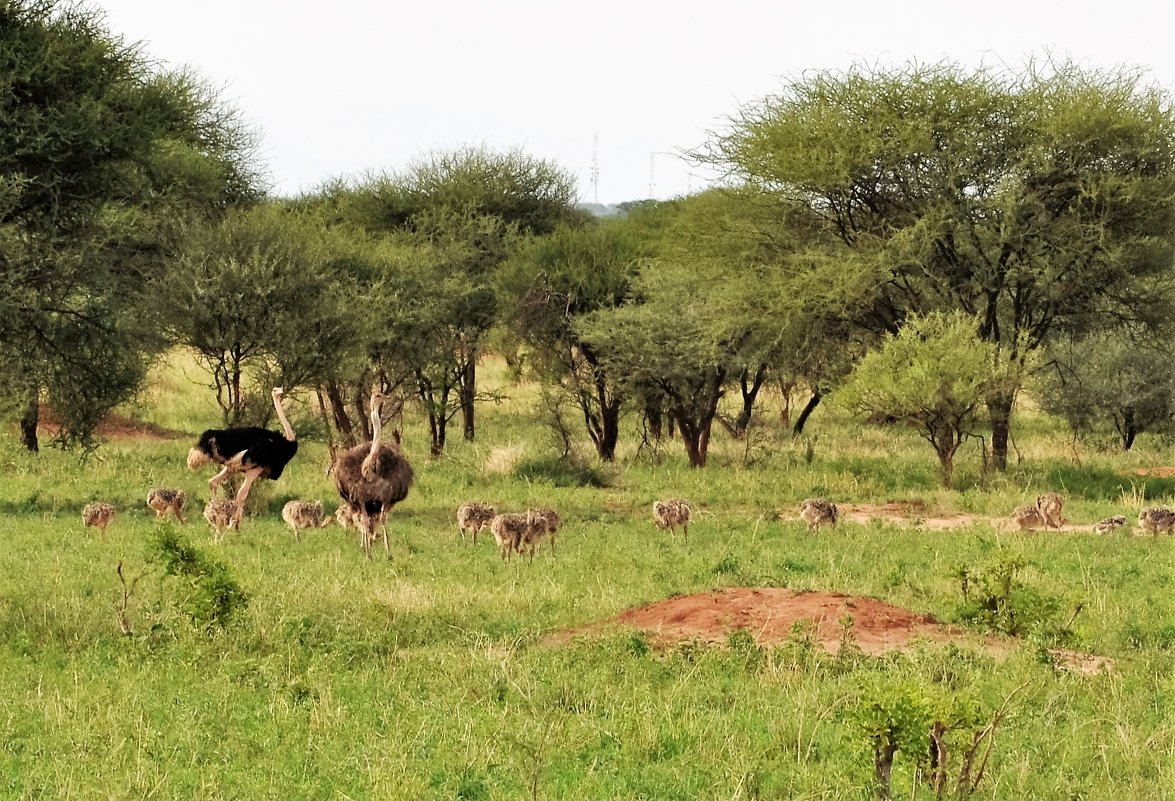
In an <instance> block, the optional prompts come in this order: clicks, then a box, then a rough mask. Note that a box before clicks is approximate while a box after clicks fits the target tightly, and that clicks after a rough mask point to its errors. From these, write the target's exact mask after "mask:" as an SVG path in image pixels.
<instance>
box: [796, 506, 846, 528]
mask: <svg viewBox="0 0 1175 801" xmlns="http://www.w3.org/2000/svg"><path fill="white" fill-rule="evenodd" d="M800 519H801V520H803V521H804V522H805V523H807V524H808V529H809V530H810V531H816V530H817V529H818V528H820V526H832V527H833V528H836V521H837V519H838V514H837V511H836V504H835V503H831V502H830V501H826V500H824V499H823V498H808V499H806V500H805V501H803V502H802V503H801V504H800Z"/></svg>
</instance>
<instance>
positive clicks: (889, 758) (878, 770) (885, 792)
mask: <svg viewBox="0 0 1175 801" xmlns="http://www.w3.org/2000/svg"><path fill="white" fill-rule="evenodd" d="M897 750H898V747H897V745H895V744H894V743H893V741H892V740H890V739H889V737H888V736H887V738H886V742H885V744H884V745H883V744H881V743H878V744H876V745H875V746H874V753H873V778H874V779H875V780H876V782H877V785H876V790H877V797H878V798H880V799H883V800H884V801H889V799H890V798H891V797H892V795H891V793H892V791H891V789H890V788H891V786H892V778H891V776H892V774H893V758H894V754H896V753H897Z"/></svg>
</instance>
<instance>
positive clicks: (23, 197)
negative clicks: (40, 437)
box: [0, 0, 261, 449]
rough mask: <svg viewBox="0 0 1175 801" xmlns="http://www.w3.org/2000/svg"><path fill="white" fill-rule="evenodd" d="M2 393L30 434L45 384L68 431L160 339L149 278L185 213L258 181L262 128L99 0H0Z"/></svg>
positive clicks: (85, 429) (120, 389)
mask: <svg viewBox="0 0 1175 801" xmlns="http://www.w3.org/2000/svg"><path fill="white" fill-rule="evenodd" d="M0 52H3V53H4V54H5V55H4V59H3V63H2V64H0V265H3V269H2V270H0V394H3V395H5V396H7V397H8V398H9V399H10V400H13V399H14V400H16V401H17V406H18V407H19V408H20V410H21V411H22V413H23V415H24V420H23V423H22V424H23V425H24V436H25V444H26V447H29V448H30V449H35V448H36V446H37V442H36V433H35V428H36V417H37V403H38V401H39V400H41V398H42V396H45V397H46V398H47V400H48V401H49V403H50V404H51V405H52V406H53V407H54V410H55V411H56V413H57V414H58V416H59V419H60V423H61V424H62V428H61V431H62V436H61V439H62V440H63V441H64V442H66V443H75V442H76V443H80V444H82V445H84V446H89V445H91V444H92V432H93V429H94V426H95V425H96V424H97V421H98V420H99V419H101V417H102V416H103V415H104V414H105V413H106V412H107V411H109V410H110V409H111V408H112V407H114V406H115V405H117V404H118V403H120V402H122V401H124V400H126V399H127V398H128V397H129V396H130V395H131V394H132V393H133V391H134V390H135V389H136V388H137V387H138V385H139V384H140V382H141V380H142V377H143V374H144V372H145V365H146V363H147V361H148V359H149V358H150V357H151V356H152V355H154V353H155V352H156V351H157V350H158V349H159V348H160V347H161V346H162V341H161V340H160V338H159V337H158V336H157V335H156V334H155V332H154V330H153V328H154V325H153V324H154V322H155V320H156V317H155V316H154V310H153V309H152V307H151V305H150V303H149V299H148V296H147V293H146V286H147V284H148V282H149V279H150V278H151V277H152V276H154V275H155V274H156V273H157V272H158V271H160V270H161V269H163V268H164V267H165V265H166V264H167V263H168V261H169V259H170V258H171V257H172V256H173V255H174V251H175V246H176V229H177V227H178V224H179V220H181V219H187V218H190V217H197V218H198V217H201V216H206V215H214V214H217V213H219V212H220V211H222V210H223V209H224V208H226V207H227V206H229V205H232V204H234V203H243V202H250V201H252V200H254V199H256V197H258V195H259V194H260V186H261V181H260V179H259V173H258V172H257V171H256V169H255V167H254V162H253V158H254V146H255V141H256V140H255V136H254V135H253V133H252V132H251V131H250V130H249V129H248V128H247V127H245V126H243V125H242V124H241V123H240V122H239V119H238V118H237V115H236V114H235V112H233V111H232V110H231V109H229V108H226V107H225V106H224V105H223V104H222V103H221V102H220V101H219V100H218V99H217V96H216V93H215V92H213V91H211V90H210V89H209V88H208V87H207V85H206V84H204V83H203V82H201V81H200V80H198V79H197V78H196V77H195V76H194V75H193V74H191V73H189V72H175V73H173V72H163V71H161V70H160V69H159V68H158V66H157V65H156V64H155V63H154V62H152V61H150V60H149V59H147V58H146V57H145V56H144V55H143V53H142V51H141V50H140V48H139V47H138V46H136V45H134V44H131V43H127V42H125V41H123V40H122V39H121V38H119V37H118V36H116V35H115V34H113V33H111V32H110V31H109V30H107V28H106V27H105V25H104V20H103V17H102V13H101V11H100V10H98V9H93V8H86V7H83V6H78V5H69V4H65V3H59V2H55V1H54V0H15V2H5V3H4V4H3V5H2V6H0Z"/></svg>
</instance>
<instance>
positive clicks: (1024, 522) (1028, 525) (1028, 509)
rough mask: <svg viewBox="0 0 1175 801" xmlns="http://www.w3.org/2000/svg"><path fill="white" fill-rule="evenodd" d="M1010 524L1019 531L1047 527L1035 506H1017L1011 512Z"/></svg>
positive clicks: (1029, 504)
mask: <svg viewBox="0 0 1175 801" xmlns="http://www.w3.org/2000/svg"><path fill="white" fill-rule="evenodd" d="M1012 522H1013V523H1015V524H1016V527H1017V528H1018V529H1020V531H1029V530H1031V529H1034V528H1044V527H1045V526H1047V525H1048V523H1046V522H1045V519H1044V516H1043V515H1042V514H1041V513H1040V509H1038V508H1037V507H1036V504H1031V503H1028V504H1025V505H1023V506H1017V507H1016V508H1015V509H1013V510H1012Z"/></svg>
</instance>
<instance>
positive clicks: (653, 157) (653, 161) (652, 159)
mask: <svg viewBox="0 0 1175 801" xmlns="http://www.w3.org/2000/svg"><path fill="white" fill-rule="evenodd" d="M656 166H657V154H656V153H650V154H649V199H650V200H652V199H653V189H654V187H656V185H657V184H656V182H655V181H654V180H653V169H654V167H656Z"/></svg>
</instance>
